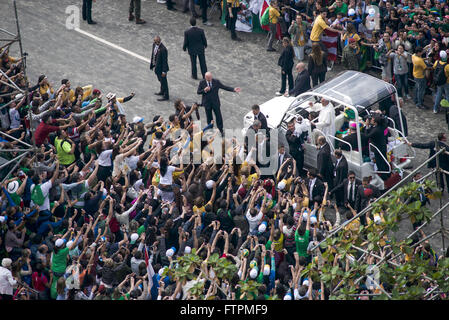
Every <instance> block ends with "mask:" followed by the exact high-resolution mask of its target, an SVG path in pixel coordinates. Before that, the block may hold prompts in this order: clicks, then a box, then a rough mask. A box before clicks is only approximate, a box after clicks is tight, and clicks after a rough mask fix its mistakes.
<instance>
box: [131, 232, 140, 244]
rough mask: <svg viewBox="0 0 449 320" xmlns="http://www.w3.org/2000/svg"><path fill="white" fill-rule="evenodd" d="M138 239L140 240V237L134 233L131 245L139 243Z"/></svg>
mask: <svg viewBox="0 0 449 320" xmlns="http://www.w3.org/2000/svg"><path fill="white" fill-rule="evenodd" d="M137 239H139V235H138V234H137V233H133V234H132V235H131V242H130V243H131V244H134V243H136V241H137Z"/></svg>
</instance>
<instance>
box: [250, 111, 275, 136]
mask: <svg viewBox="0 0 449 320" xmlns="http://www.w3.org/2000/svg"><path fill="white" fill-rule="evenodd" d="M251 110H252V111H253V115H254V120H259V121H260V124H261V126H260V129H262V130H265V132H266V134H267V136H268V131H269V130H270V129H268V123H267V118H266V117H265V115H264V114H263V113H262V112H260V107H259V105H257V104H254V105H253V106H252V107H251Z"/></svg>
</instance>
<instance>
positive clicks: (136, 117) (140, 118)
mask: <svg viewBox="0 0 449 320" xmlns="http://www.w3.org/2000/svg"><path fill="white" fill-rule="evenodd" d="M142 121H143V117H139V116H135V117H134V118H133V123H139V122H142Z"/></svg>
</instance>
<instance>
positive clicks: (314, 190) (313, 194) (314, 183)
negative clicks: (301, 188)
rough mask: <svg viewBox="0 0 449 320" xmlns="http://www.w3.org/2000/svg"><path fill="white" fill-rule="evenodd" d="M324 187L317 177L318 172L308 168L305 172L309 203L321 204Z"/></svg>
mask: <svg viewBox="0 0 449 320" xmlns="http://www.w3.org/2000/svg"><path fill="white" fill-rule="evenodd" d="M325 189H326V188H325V186H324V183H323V181H321V179H320V178H319V177H318V172H317V170H316V169H315V168H310V170H309V172H307V190H308V191H309V199H310V202H312V203H313V202H315V201H317V202H318V203H321V202H322V201H323V197H324V191H325Z"/></svg>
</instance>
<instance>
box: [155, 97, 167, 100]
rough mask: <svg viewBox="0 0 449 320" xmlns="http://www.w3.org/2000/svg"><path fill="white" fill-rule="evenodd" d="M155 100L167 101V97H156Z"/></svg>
mask: <svg viewBox="0 0 449 320" xmlns="http://www.w3.org/2000/svg"><path fill="white" fill-rule="evenodd" d="M157 101H168V98H167V97H163V98H160V99H157Z"/></svg>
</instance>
